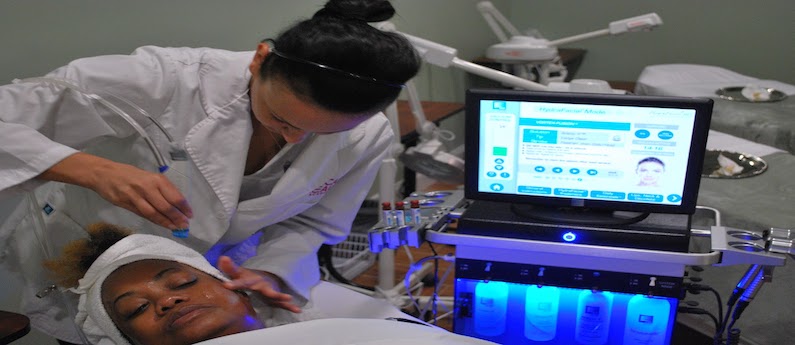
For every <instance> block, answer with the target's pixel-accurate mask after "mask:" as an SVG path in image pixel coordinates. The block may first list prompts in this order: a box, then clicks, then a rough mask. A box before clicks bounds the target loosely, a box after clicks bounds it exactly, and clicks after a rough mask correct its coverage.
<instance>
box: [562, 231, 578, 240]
mask: <svg viewBox="0 0 795 345" xmlns="http://www.w3.org/2000/svg"><path fill="white" fill-rule="evenodd" d="M576 239H577V235H575V234H574V233H573V232H567V233H565V234H563V240H564V241H566V242H571V241H574V240H576Z"/></svg>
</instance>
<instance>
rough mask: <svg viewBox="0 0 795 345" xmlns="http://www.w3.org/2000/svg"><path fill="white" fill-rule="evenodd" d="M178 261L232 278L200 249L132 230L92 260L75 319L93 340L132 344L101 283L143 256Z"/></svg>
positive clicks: (81, 284)
mask: <svg viewBox="0 0 795 345" xmlns="http://www.w3.org/2000/svg"><path fill="white" fill-rule="evenodd" d="M148 259H160V260H168V261H176V262H180V263H183V264H186V265H189V266H191V267H193V268H196V269H198V270H201V271H204V272H206V273H207V274H210V275H212V276H214V277H216V278H218V279H221V280H223V281H227V280H229V279H228V278H226V276H224V275H223V274H222V273H221V272H220V271H219V270H218V269H216V268H215V267H213V266H212V265H210V263H209V262H207V260H206V259H205V258H204V256H202V255H201V254H199V253H198V252H197V251H195V250H193V249H190V248H188V247H185V246H183V245H181V244H179V243H177V242H174V241H172V240H170V239H168V238H164V237H160V236H154V235H143V234H133V235H129V236H127V237H125V238H123V239H122V240H120V241H119V242H117V243H115V244H114V245H112V246H111V247H110V248H108V250H106V251H105V252H104V253H102V255H100V256H99V258H97V260H96V261H94V263H93V264H91V267H90V268H89V269H88V272H86V274H85V276H84V277H83V279H80V281H79V284H78V286H77V287H76V288H73V289H71V291H72V292H75V293H77V294H79V295H80V302H79V304H78V306H77V316H76V317H75V322H77V325H78V326H79V327H80V328H81V329H82V330H83V332H84V333H85V335H86V337H88V340H89V341H90V342H91V343H92V344H117V345H129V344H130V343H129V342H128V341H127V340H126V339H125V338H124V336H122V334H121V332H120V331H119V329H118V328H117V327H116V325H114V324H113V321H111V319H110V315H108V312H107V311H106V310H105V307H104V305H103V304H102V283H103V282H104V281H105V278H107V277H108V275H110V274H111V273H113V271H115V270H116V269H117V268H119V267H121V266H123V265H126V264H129V263H132V262H135V261H140V260H148Z"/></svg>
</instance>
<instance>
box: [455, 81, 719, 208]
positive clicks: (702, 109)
mask: <svg viewBox="0 0 795 345" xmlns="http://www.w3.org/2000/svg"><path fill="white" fill-rule="evenodd" d="M481 100H505V101H530V102H551V103H570V104H596V105H625V106H638V107H670V108H681V109H694V110H695V111H696V117H695V122H694V124H693V133H692V141H691V145H690V153H689V159H688V162H687V170H686V173H685V183H684V188H683V193H682V202H681V204H680V205H670V204H652V203H633V202H621V201H608V200H592V199H574V198H563V197H554V196H536V195H521V194H501V193H489V192H483V191H478V176H479V174H478V166H479V164H478V157H479V156H480V145H479V140H480V104H481V102H480V101H481ZM713 103H714V102H713V100H712V99H709V98H690V97H665V96H645V95H633V94H596V93H573V92H548V91H527V90H509V89H469V90H467V92H466V102H465V116H466V118H465V128H466V129H465V139H464V142H465V143H464V145H465V153H464V155H465V164H464V169H465V182H464V197H465V198H467V199H470V200H487V201H498V202H509V203H516V204H528V205H534V206H552V207H574V208H588V209H597V210H607V211H611V210H612V211H632V212H644V213H673V214H693V213H695V210H696V201H697V198H698V190H699V186H700V183H701V172H702V167H703V161H704V154H705V151H706V144H707V136H708V134H709V126H710V121H711V118H712V107H713Z"/></svg>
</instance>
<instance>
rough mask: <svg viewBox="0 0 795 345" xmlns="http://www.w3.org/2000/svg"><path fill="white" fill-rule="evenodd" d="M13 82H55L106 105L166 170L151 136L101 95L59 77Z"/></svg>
mask: <svg viewBox="0 0 795 345" xmlns="http://www.w3.org/2000/svg"><path fill="white" fill-rule="evenodd" d="M13 82H14V83H15V84H16V83H27V82H38V83H53V84H56V85H60V86H63V87H66V88H68V89H72V90H74V91H77V92H79V93H81V94H83V95H85V96H86V97H88V98H89V99H93V100H96V101H98V102H99V103H100V104H102V105H104V106H106V107H108V109H110V110H111V111H113V112H114V113H116V114H118V115H119V116H121V117H122V118H123V119H124V120H125V121H127V123H129V124H130V126H132V127H133V129H135V131H136V132H138V134H140V135H141V137H142V138H143V139H144V141H145V142H146V144H147V145H148V146H149V149H150V150H151V151H152V153H153V154H154V155H155V160H157V164H158V170H159V171H160V172H161V173H162V172H165V171H166V170H168V164H167V163H166V160H165V158H163V155H162V154H161V153H160V150H158V149H157V146H155V143H154V142H153V141H152V139H151V138H149V135H148V134H146V131H144V129H143V127H141V125H139V124H138V122H136V121H135V120H134V119H133V118H132V117H131V116H130V115H128V114H127V113H125V112H124V111H123V110H121V109H120V108H119V107H117V106H116V105H114V104H113V103H110V102H108V101H107V100H105V99H104V98H102V97H101V96H99V95H97V94H95V93H90V92H88V91H86V90H83V89H81V88H80V87H79V86H77V85H75V84H73V83H71V82H69V81H66V80H64V79H60V78H54V77H35V78H26V79H14V81H13ZM111 96H112V97H115V98H117V99H120V100H122V101H123V102H125V103H127V104H129V105H131V106H133V108H136V110H139V111H141V112H142V114H144V115H145V116H146V117H148V118H149V119H151V120H152V121H154V119H153V118H152V117H150V116H149V115H148V114H146V112H144V111H143V109H141V108H139V107H137V106H135V105H132V103H130V102H128V101H127V100H124V99H123V98H121V97H118V96H115V95H111ZM154 122H155V124H157V126H158V127H159V128H160V129H163V128H162V127H161V126H160V124H159V123H157V121H154ZM164 133H166V132H165V131H164ZM166 136H167V137H170V136H169V135H168V134H166Z"/></svg>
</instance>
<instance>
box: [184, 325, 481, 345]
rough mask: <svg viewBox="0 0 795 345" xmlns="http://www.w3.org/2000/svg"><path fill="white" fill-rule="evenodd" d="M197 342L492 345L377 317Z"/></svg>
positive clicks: (212, 344)
mask: <svg viewBox="0 0 795 345" xmlns="http://www.w3.org/2000/svg"><path fill="white" fill-rule="evenodd" d="M198 344H200V345H260V344H289V345H317V344H323V345H406V344H423V345H468V344H471V345H494V344H495V343H493V342H490V341H485V340H481V339H477V338H472V337H467V336H463V335H458V334H455V333H450V332H448V331H446V330H443V329H439V328H434V327H428V326H424V325H418V324H414V323H409V322H400V321H392V320H380V319H322V320H313V321H305V322H299V323H293V324H289V325H284V326H278V327H273V328H266V329H261V330H256V331H250V332H244V333H238V334H233V335H229V336H225V337H221V338H216V339H211V340H207V341H204V342H201V343H198Z"/></svg>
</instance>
